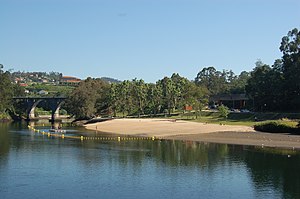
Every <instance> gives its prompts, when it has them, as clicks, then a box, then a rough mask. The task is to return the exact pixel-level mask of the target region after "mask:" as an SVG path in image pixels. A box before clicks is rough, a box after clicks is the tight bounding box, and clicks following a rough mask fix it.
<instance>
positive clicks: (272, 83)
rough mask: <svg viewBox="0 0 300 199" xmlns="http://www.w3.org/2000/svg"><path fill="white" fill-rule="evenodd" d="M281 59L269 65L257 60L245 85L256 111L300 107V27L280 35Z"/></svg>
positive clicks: (287, 109)
mask: <svg viewBox="0 0 300 199" xmlns="http://www.w3.org/2000/svg"><path fill="white" fill-rule="evenodd" d="M280 50H281V52H282V53H283V56H282V59H280V60H275V62H274V64H273V66H272V67H270V66H268V65H265V64H263V63H262V62H261V61H260V62H257V64H256V68H254V70H253V71H252V72H251V78H250V79H249V80H248V85H247V87H246V90H247V93H248V94H249V95H250V96H251V97H252V99H253V100H254V102H255V103H254V105H255V109H256V111H278V110H279V111H300V81H299V77H300V31H298V29H296V28H295V29H293V30H291V31H289V32H288V34H287V36H284V37H283V38H282V42H281V45H280Z"/></svg>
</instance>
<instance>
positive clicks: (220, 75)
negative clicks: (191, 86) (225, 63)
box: [195, 66, 227, 95]
mask: <svg viewBox="0 0 300 199" xmlns="http://www.w3.org/2000/svg"><path fill="white" fill-rule="evenodd" d="M195 83H196V84H197V85H201V86H205V87H206V88H207V89H208V91H209V92H210V95H216V94H219V93H223V92H224V91H226V90H227V89H226V73H225V71H223V72H220V71H217V70H216V69H215V68H214V67H212V66H211V67H207V68H203V69H202V70H201V71H200V72H199V73H198V74H197V76H196V78H195Z"/></svg>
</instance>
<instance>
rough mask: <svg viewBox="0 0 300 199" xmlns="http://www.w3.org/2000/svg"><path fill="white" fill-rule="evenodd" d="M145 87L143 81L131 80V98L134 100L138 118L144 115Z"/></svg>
mask: <svg viewBox="0 0 300 199" xmlns="http://www.w3.org/2000/svg"><path fill="white" fill-rule="evenodd" d="M146 96H147V85H146V84H145V82H144V80H142V79H140V80H137V79H133V80H132V97H133V99H134V103H135V107H136V108H137V110H138V116H139V117H140V115H141V114H144V108H145V106H146Z"/></svg>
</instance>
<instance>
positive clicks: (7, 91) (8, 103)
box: [0, 64, 24, 118]
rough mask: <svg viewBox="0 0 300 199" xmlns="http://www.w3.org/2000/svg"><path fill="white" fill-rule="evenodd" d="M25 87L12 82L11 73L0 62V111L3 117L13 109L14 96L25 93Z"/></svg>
mask: <svg viewBox="0 0 300 199" xmlns="http://www.w3.org/2000/svg"><path fill="white" fill-rule="evenodd" d="M23 94H24V89H22V88H21V87H20V86H19V85H17V84H14V83H12V81H11V74H10V72H8V71H4V70H3V65H2V64H0V113H1V114H2V116H1V117H5V118H6V115H7V112H8V111H9V110H10V111H12V110H13V101H12V97H13V96H15V95H18V96H20V95H23Z"/></svg>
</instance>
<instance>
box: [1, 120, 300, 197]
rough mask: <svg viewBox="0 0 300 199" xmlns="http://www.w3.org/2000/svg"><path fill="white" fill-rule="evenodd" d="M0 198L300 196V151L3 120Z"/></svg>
mask: <svg viewBox="0 0 300 199" xmlns="http://www.w3.org/2000/svg"><path fill="white" fill-rule="evenodd" d="M37 128H38V127H37ZM39 128H41V129H42V128H44V129H46V128H47V127H39ZM75 130H78V129H75ZM80 131H81V132H80ZM77 133H78V134H84V133H85V132H84V130H82V129H81V130H80V129H79V132H77ZM98 136H99V135H98ZM0 198H1V199H6V198H8V199H11V198H22V199H24V198H72V199H74V198H239V199H240V198H300V155H299V153H298V152H293V151H286V150H285V151H284V150H272V149H266V148H264V149H261V148H255V147H246V146H234V145H224V144H208V143H197V142H182V141H159V140H155V141H150V140H149V141H148V140H139V141H138V140H134V141H121V142H118V141H94V140H84V141H80V140H70V139H64V140H62V139H57V138H48V137H47V136H42V135H39V134H35V133H33V132H31V131H30V130H28V128H27V124H21V123H14V124H3V123H0Z"/></svg>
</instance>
